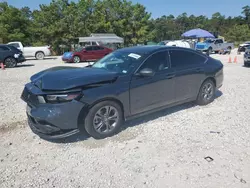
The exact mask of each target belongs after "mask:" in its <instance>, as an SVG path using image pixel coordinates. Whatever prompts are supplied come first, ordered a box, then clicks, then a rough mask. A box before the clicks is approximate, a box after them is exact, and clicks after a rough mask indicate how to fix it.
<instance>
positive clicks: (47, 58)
mask: <svg viewBox="0 0 250 188" xmlns="http://www.w3.org/2000/svg"><path fill="white" fill-rule="evenodd" d="M56 59H57V57H45V58H44V59H41V61H43V60H56ZM25 60H26V61H33V60H37V59H36V58H25Z"/></svg>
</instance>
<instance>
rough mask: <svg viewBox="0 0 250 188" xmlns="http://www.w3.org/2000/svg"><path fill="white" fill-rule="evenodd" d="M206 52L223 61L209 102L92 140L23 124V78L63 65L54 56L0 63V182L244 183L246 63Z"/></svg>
mask: <svg viewBox="0 0 250 188" xmlns="http://www.w3.org/2000/svg"><path fill="white" fill-rule="evenodd" d="M213 56H214V57H216V58H218V59H220V60H222V61H223V63H224V65H225V66H224V74H225V80H224V85H223V87H222V88H221V92H217V98H216V100H215V101H214V102H213V103H212V104H210V105H208V106H205V107H199V106H196V105H194V104H185V105H181V106H178V107H174V108H171V109H167V110H165V111H162V112H159V113H155V114H152V115H150V116H147V117H143V118H140V119H137V120H134V121H130V122H128V123H127V124H126V125H125V126H124V130H122V131H121V132H120V133H119V134H118V135H116V136H114V137H112V138H108V139H105V140H99V141H97V140H94V139H93V138H88V137H87V136H86V135H83V136H80V135H76V136H74V137H72V138H69V139H66V140H63V141H60V142H59V141H58V142H49V141H46V140H42V139H40V138H39V137H38V136H35V135H34V134H33V133H32V132H31V130H30V129H29V128H28V126H27V121H26V116H25V103H24V102H22V101H21V99H20V95H21V92H22V89H23V87H24V84H25V83H27V82H28V81H29V77H30V76H31V75H32V74H34V73H36V72H38V71H40V70H43V69H45V68H48V67H52V66H59V65H63V64H62V63H61V60H60V58H58V59H53V58H52V59H48V60H44V61H37V60H29V61H27V62H25V63H24V64H23V65H22V66H20V67H18V68H14V69H6V70H5V71H1V70H0V96H1V97H0V187H1V188H5V187H35V188H38V187H59V188H62V187H65V188H70V187H74V188H75V187H93V188H97V187H100V188H106V187H107V188H118V187H119V188H128V187H136V188H143V187H149V188H154V187H160V188H161V187H162V188H166V187H185V188H186V187H192V188H196V187H197V188H200V187H209V188H210V187H211V188H218V187H220V188H224V187H225V188H238V187H243V188H249V187H250V116H249V112H250V97H249V96H250V82H249V80H250V68H245V67H243V58H242V55H240V56H238V63H231V64H229V63H227V61H228V57H229V56H228V55H224V56H221V55H213ZM232 58H234V55H232ZM76 66H84V64H78V65H76ZM205 157H211V158H212V159H213V160H212V161H210V162H209V159H207V160H208V161H207V160H205V159H204V158H205Z"/></svg>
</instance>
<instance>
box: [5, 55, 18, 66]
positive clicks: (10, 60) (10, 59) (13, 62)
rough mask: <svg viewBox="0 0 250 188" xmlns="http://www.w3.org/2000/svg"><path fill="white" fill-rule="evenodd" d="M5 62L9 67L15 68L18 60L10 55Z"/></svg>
mask: <svg viewBox="0 0 250 188" xmlns="http://www.w3.org/2000/svg"><path fill="white" fill-rule="evenodd" d="M4 64H5V66H6V67H7V68H14V67H15V66H16V65H17V61H16V59H15V58H13V57H8V58H6V59H5V61H4Z"/></svg>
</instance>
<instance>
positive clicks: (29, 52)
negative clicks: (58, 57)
mask: <svg viewBox="0 0 250 188" xmlns="http://www.w3.org/2000/svg"><path fill="white" fill-rule="evenodd" d="M8 45H10V46H14V47H16V48H17V49H19V50H21V51H22V52H23V56H24V57H35V58H36V59H44V57H46V56H50V55H51V51H50V46H41V47H24V46H23V44H22V43H21V42H9V43H8Z"/></svg>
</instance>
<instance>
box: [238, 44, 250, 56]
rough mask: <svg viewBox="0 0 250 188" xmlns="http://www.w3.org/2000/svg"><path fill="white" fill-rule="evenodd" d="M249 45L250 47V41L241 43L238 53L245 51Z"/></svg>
mask: <svg viewBox="0 0 250 188" xmlns="http://www.w3.org/2000/svg"><path fill="white" fill-rule="evenodd" d="M248 47H250V41H247V42H245V43H243V44H240V45H239V48H238V53H240V52H245V51H246V49H247V48H248Z"/></svg>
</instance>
